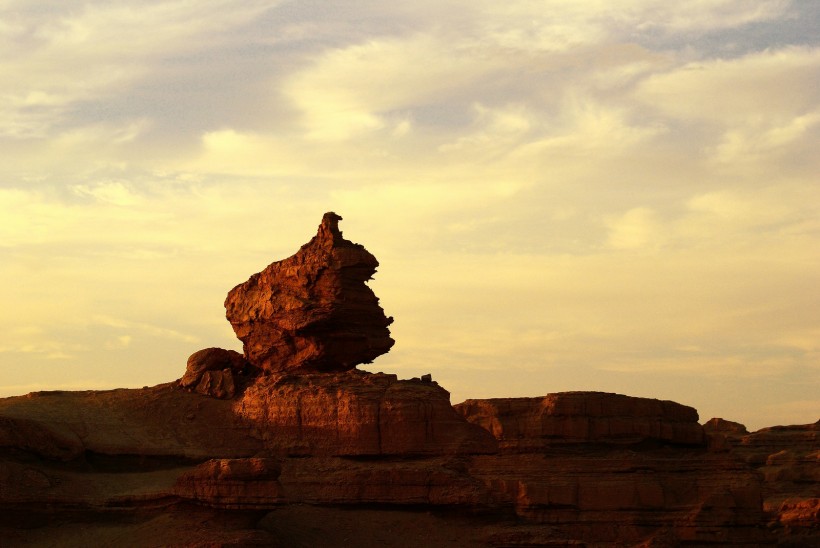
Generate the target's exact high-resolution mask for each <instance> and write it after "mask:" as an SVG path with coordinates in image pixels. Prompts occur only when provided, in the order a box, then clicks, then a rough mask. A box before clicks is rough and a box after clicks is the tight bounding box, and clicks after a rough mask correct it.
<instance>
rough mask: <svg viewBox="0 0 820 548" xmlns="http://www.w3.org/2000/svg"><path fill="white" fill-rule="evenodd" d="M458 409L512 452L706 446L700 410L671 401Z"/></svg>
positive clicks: (509, 401) (501, 402)
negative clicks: (576, 446) (586, 446)
mask: <svg viewBox="0 0 820 548" xmlns="http://www.w3.org/2000/svg"><path fill="white" fill-rule="evenodd" d="M455 408H456V410H457V411H458V412H459V413H461V414H462V415H464V417H465V418H466V419H467V420H468V421H470V422H472V423H474V424H478V425H480V426H482V427H483V428H485V429H487V430H488V431H490V432H491V433H492V434H493V435H494V436H495V437H496V439H498V441H499V445H500V447H501V448H502V449H505V450H508V451H516V452H527V451H540V450H542V449H544V448H545V447H549V446H553V445H561V444H568V443H570V444H571V443H589V442H595V443H614V444H622V445H623V444H636V443H641V442H645V441H655V442H662V443H669V444H677V445H690V446H702V445H703V444H704V435H703V429H702V427H701V426H700V425H699V424H698V413H697V411H696V410H695V409H693V408H692V407H688V406H685V405H681V404H679V403H675V402H672V401H661V400H654V399H648V398H635V397H631V396H623V395H620V394H607V393H604V392H563V393H558V394H548V395H546V396H544V397H540V398H493V399H484V400H467V401H465V402H463V403H460V404H458V405H456V406H455Z"/></svg>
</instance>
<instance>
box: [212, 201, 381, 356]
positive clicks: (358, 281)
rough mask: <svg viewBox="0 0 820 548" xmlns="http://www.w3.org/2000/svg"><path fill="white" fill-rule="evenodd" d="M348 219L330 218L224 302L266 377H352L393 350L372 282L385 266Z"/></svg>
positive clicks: (249, 354) (324, 220) (246, 351)
mask: <svg viewBox="0 0 820 548" xmlns="http://www.w3.org/2000/svg"><path fill="white" fill-rule="evenodd" d="M339 220H341V217H339V216H338V215H336V214H335V213H325V215H324V218H323V219H322V224H321V225H320V226H319V232H318V234H316V236H315V237H314V238H313V239H312V240H311V241H310V242H308V243H307V244H305V245H303V246H302V248H301V249H300V250H299V251H298V252H297V253H296V254H295V255H293V256H292V257H290V258H288V259H285V260H282V261H278V262H275V263H273V264H271V265H269V266H268V267H267V268H265V269H264V270H263V271H261V272H259V273H258V274H254V275H253V276H251V277H250V279H248V281H246V282H245V283H243V284H240V285H238V286H236V287H235V288H233V289H232V290H231V291H230V292H229V293H228V297H227V299H226V300H225V310H226V316H227V318H228V321H230V322H231V325H232V326H233V329H234V331H235V332H236V336H237V337H238V338H239V339H240V340H241V341H242V343H243V345H244V350H245V357H246V358H247V359H248V361H249V362H251V363H252V364H253V365H255V366H256V367H259V368H261V369H264V370H266V371H286V370H294V369H308V370H315V371H347V370H349V369H352V368H354V367H356V365H358V364H361V363H370V362H372V361H373V360H374V359H375V358H377V357H378V356H380V355H382V354H384V353H385V352H387V351H388V350H390V348H391V347H392V346H393V339H391V338H390V331H389V329H388V326H389V325H390V323H392V321H393V319H392V318H388V317H386V316H385V315H384V310H382V308H381V307H380V306H379V300H378V299H377V298H376V296H375V295H374V294H373V291H372V290H371V289H370V288H369V287H368V286H367V284H366V282H367V280H369V279H370V278H371V277H372V276H373V274H374V273H375V271H376V267H377V266H378V265H379V263H378V261H377V260H376V258H375V257H374V256H373V255H371V254H370V253H369V252H368V251H367V250H366V249H365V248H364V247H362V246H361V245H359V244H354V243H353V242H350V241H348V240H345V239H344V238H343V237H342V233H341V232H340V231H339V226H338V223H339Z"/></svg>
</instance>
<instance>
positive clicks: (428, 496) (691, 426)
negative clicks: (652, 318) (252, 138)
mask: <svg viewBox="0 0 820 548" xmlns="http://www.w3.org/2000/svg"><path fill="white" fill-rule="evenodd" d="M340 220H341V217H339V216H338V215H336V214H334V213H326V214H325V216H324V218H323V219H322V223H321V225H320V226H319V230H318V233H317V235H316V236H315V237H314V238H313V239H312V240H310V242H308V243H307V244H305V245H304V246H302V248H301V249H300V250H299V251H298V252H297V253H296V254H295V255H293V256H292V257H290V258H287V259H284V260H282V261H278V262H274V263H273V264H271V265H269V266H268V267H266V268H265V269H263V270H262V271H261V272H259V273H257V274H254V275H253V276H251V277H250V278H249V279H248V280H247V281H246V282H244V283H242V284H240V285H238V286H236V287H235V288H234V289H232V290H231V291H230V292H229V293H228V296H227V299H226V301H225V308H226V316H227V319H228V321H229V322H230V324H231V326H232V327H233V329H234V331H235V333H236V335H237V337H238V338H239V339H240V340H241V341H242V344H243V353H242V354H240V353H238V352H235V351H232V350H225V349H219V348H206V349H203V350H199V351H197V352H195V353H194V354H192V355H191V357H190V358H189V359H188V362H187V366H186V370H185V372H184V374H183V376H182V378H181V379H179V380H177V381H174V382H169V383H166V384H161V385H158V386H154V387H146V388H142V389H118V390H107V391H83V392H37V393H31V394H27V395H24V396H17V397H12V398H5V399H0V509H1V510H2V511H0V546H3V547H5V546H61V547H62V546H84V547H85V546H203V547H204V546H279V547H323V546H324V547H334V546H352V547H357V546H361V547H370V546H373V547H375V546H396V547H405V546H407V547H409V546H431V547H435V546H452V547H456V546H472V547H536V546H543V547H547V546H549V547H555V546H588V547H609V546H640V547H674V546H738V547H739V546H793V547H798V546H801V547H802V546H820V443H819V442H818V432H820V421H818V422H815V423H811V424H805V425H796V426H775V427H771V428H764V429H762V430H759V431H757V432H751V433H750V432H747V431H746V428H745V427H744V426H743V425H742V424H738V423H735V422H731V421H727V420H723V419H718V418H715V419H711V420H709V421H706V422H705V423H703V424H701V423H699V420H700V419H699V416H698V413H697V411H696V410H695V409H693V408H692V407H688V406H686V405H682V404H679V403H675V402H671V401H660V400H655V399H647V398H637V397H630V396H626V395H620V394H609V393H602V392H566V393H557V394H546V395H544V396H542V397H537V398H493V399H484V400H467V401H465V402H463V403H460V404H457V405H454V406H453V405H451V404H450V394H449V393H448V392H447V391H446V390H445V389H444V388H442V387H441V386H439V385H438V383H437V382H435V381H434V380H433V379H431V378H430V376H428V375H425V376H423V377H422V378H415V379H409V380H401V379H398V377H397V376H396V375H392V374H384V373H368V372H365V371H361V370H358V369H356V366H357V365H359V364H363V363H370V362H372V361H373V360H374V359H375V358H377V357H378V356H380V355H382V354H384V353H385V352H387V351H389V350H390V348H391V347H392V346H393V339H392V338H391V337H390V332H389V325H390V323H391V322H392V318H389V317H387V316H385V314H384V311H383V310H382V308H381V307H380V306H379V301H378V298H377V297H376V296H375V295H374V294H373V292H372V291H371V290H370V288H369V287H368V286H367V283H366V282H367V280H369V279H370V278H371V277H372V275H373V274H374V272H375V269H376V267H377V266H378V262H377V261H376V259H375V257H373V255H371V254H370V253H369V252H368V251H367V250H365V248H364V247H362V246H361V245H358V244H354V243H352V242H350V241H348V240H346V239H344V238H343V237H342V233H341V232H340V231H339V228H338V222H339V221H340ZM180 369H181V368H180Z"/></svg>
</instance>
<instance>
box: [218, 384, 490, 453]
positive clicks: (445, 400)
mask: <svg viewBox="0 0 820 548" xmlns="http://www.w3.org/2000/svg"><path fill="white" fill-rule="evenodd" d="M234 409H235V412H236V414H237V415H238V416H240V417H242V418H244V419H245V420H246V421H247V422H248V423H249V424H251V425H252V426H253V428H254V429H255V432H256V435H257V436H258V437H261V438H262V439H263V440H264V441H265V443H266V445H267V447H268V448H269V449H270V450H271V451H275V452H277V453H278V452H284V453H286V454H290V455H348V456H354V455H355V456H366V455H371V456H372V455H404V456H411V455H412V456H419V455H451V454H475V453H494V452H496V451H497V443H496V441H495V439H493V437H492V436H491V435H490V434H489V432H487V431H486V430H484V429H483V428H480V427H478V426H476V425H473V424H470V423H469V422H467V421H466V420H464V418H463V417H462V416H461V415H459V414H458V413H456V412H455V410H454V409H453V407H452V406H451V405H450V394H449V392H447V391H446V390H444V389H443V388H441V387H440V386H438V384H437V383H432V382H422V381H420V380H401V381H400V380H398V379H397V377H396V375H385V374H382V373H376V374H374V373H367V372H364V371H358V370H353V371H348V372H344V373H336V374H327V373H317V374H298V375H297V374H286V375H267V376H261V377H260V378H259V379H257V381H256V382H255V383H254V384H253V385H251V386H250V387H249V388H248V389H247V390H246V391H245V392H244V394H243V395H242V398H241V399H238V400H237V401H236V403H235V405H234Z"/></svg>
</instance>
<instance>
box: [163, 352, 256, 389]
mask: <svg viewBox="0 0 820 548" xmlns="http://www.w3.org/2000/svg"><path fill="white" fill-rule="evenodd" d="M254 369H255V368H254V367H253V366H252V365H251V364H249V363H248V362H247V360H245V358H244V357H243V356H242V354H240V353H239V352H236V351H234V350H225V349H223V348H205V349H202V350H198V351H196V352H194V353H193V354H191V356H190V357H189V358H188V365H187V367H186V369H185V375H183V376H182V378H181V379H180V380H179V385H180V386H181V387H182V388H187V389H189V390H191V391H193V392H198V393H199V394H204V395H206V396H212V397H214V398H220V399H230V398H233V397H234V395H235V394H236V388H237V384H239V383H240V382H241V381H242V380H243V378H244V377H248V376H250V375H253V373H254V371H253V370H254Z"/></svg>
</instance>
